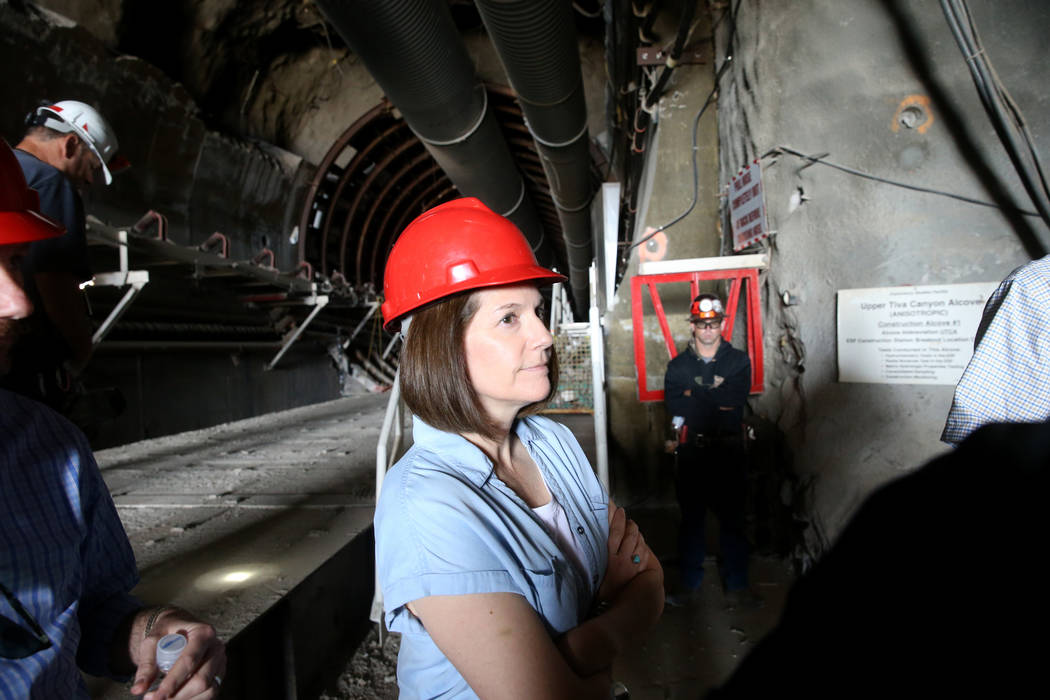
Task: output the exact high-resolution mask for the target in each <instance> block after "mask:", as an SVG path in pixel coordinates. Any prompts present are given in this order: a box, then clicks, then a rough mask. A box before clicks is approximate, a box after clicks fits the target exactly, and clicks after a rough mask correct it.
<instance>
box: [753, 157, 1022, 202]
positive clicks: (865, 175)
mask: <svg viewBox="0 0 1050 700" xmlns="http://www.w3.org/2000/svg"><path fill="white" fill-rule="evenodd" d="M777 153H787V154H788V155H792V156H795V157H797V158H801V159H803V160H808V161H809V162H810V163H819V164H820V165H826V166H827V167H829V168H834V169H835V170H841V171H842V172H844V173H848V174H850V175H856V176H857V177H862V178H864V179H866V180H873V181H875V182H881V183H883V184H886V185H893V186H894V187H903V188H904V189H906V190H914V191H916V192H925V193H926V194H935V195H939V196H941V197H951V198H952V199H958V200H960V201H963V202H968V203H970V204H978V205H980V206H982V207H991V208H993V209H1009V207H1001V206H999V205H998V204H995V203H993V202H985V201H983V200H980V199H974V198H973V197H967V196H965V195H961V194H954V193H952V192H945V191H944V190H936V189H933V188H932V187H923V186H921V185H909V184H908V183H906V182H898V181H896V180H889V179H887V178H884V177H879V176H878V175H872V174H871V173H866V172H864V171H863V170H856V169H854V168H850V167H847V166H845V165H839V164H838V163H833V162H831V161H829V160H824V157H823V156H811V155H809V154H807V153H802V152H801V151H796V150H795V149H793V148H790V147H788V146H776V147H775V148H771V149H770V150H768V151H766V152H765V153H763V154H762V159H766V158H768V157H770V156H772V155H776V154H777ZM1012 210H1013V211H1016V212H1018V213H1019V214H1024V215H1025V216H1039V212H1035V211H1031V210H1029V209H1021V208H1019V207H1014V208H1012Z"/></svg>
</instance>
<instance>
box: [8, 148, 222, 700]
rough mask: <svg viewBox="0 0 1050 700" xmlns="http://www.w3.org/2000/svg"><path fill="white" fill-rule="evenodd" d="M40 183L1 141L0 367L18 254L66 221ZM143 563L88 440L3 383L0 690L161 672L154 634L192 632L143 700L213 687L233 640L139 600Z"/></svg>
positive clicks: (58, 687)
mask: <svg viewBox="0 0 1050 700" xmlns="http://www.w3.org/2000/svg"><path fill="white" fill-rule="evenodd" d="M38 209H39V203H38V199H37V195H36V193H35V192H34V191H33V190H31V189H29V188H27V187H26V183H25V179H24V178H23V176H22V171H21V169H20V168H19V166H18V162H17V161H16V160H15V156H14V154H12V152H11V149H10V148H9V147H8V145H7V143H6V142H3V141H0V375H2V374H3V372H4V371H5V370H6V369H7V367H8V351H9V350H10V348H11V344H12V342H13V340H14V338H15V337H16V335H17V332H18V329H19V323H20V321H22V320H23V319H25V318H26V317H27V316H29V314H30V313H31V312H32V308H33V307H32V303H31V302H30V301H29V299H28V298H27V296H26V294H25V293H24V291H23V289H22V287H21V270H20V262H21V258H22V257H23V256H25V255H26V254H27V253H28V252H29V249H30V248H31V246H32V245H33V244H34V243H36V242H39V241H49V240H55V239H57V238H59V237H60V236H62V235H63V234H64V233H65V231H64V229H63V228H62V226H61V225H60V224H59V223H57V222H55V221H52V220H50V219H48V218H46V217H43V216H41V215H40V214H39V213H38ZM138 580H139V579H138V571H137V569H136V566H135V558H134V554H133V553H132V551H131V545H130V543H129V542H128V538H127V535H126V534H125V533H124V528H123V526H122V525H121V523H120V519H119V518H118V516H117V510H116V508H115V507H114V505H113V501H112V499H111V498H110V495H109V491H108V490H107V488H106V485H105V483H103V481H102V475H101V473H100V472H99V469H98V466H97V465H96V464H95V459H94V456H93V455H92V454H91V450H90V448H89V447H88V444H87V440H86V439H85V438H84V436H83V434H82V433H80V431H78V430H77V429H76V428H75V427H74V426H73V425H72V424H71V423H69V421H67V420H66V419H64V418H63V417H62V416H60V415H58V414H57V413H55V412H54V411H52V410H51V409H49V408H48V407H46V406H44V405H43V404H41V403H38V402H36V401H33V400H31V399H27V398H25V397H23V396H19V395H17V394H14V393H12V392H10V391H6V390H4V389H0V698H3V700H15V699H16V698H17V699H21V698H63V699H65V698H81V699H86V698H87V697H88V693H87V688H86V687H85V684H84V681H83V678H82V677H81V674H80V671H81V669H83V670H84V671H86V672H87V673H90V674H92V675H99V676H109V677H113V678H120V677H130V676H132V675H134V679H135V681H134V684H133V685H132V686H131V689H130V690H131V692H132V693H133V694H137V695H140V694H142V693H145V692H146V691H147V689H148V688H149V687H150V684H151V683H152V682H153V680H154V679H155V677H156V675H157V666H156V661H155V658H156V657H155V654H156V646H157V641H158V640H160V639H161V638H162V637H164V636H165V635H167V634H171V633H176V632H178V633H181V634H182V635H184V636H185V637H186V639H187V641H188V643H187V645H186V647H185V649H184V650H183V652H182V654H181V655H180V656H179V658H178V660H177V661H176V662H175V665H174V666H173V667H172V668H171V670H170V671H169V672H168V675H167V676H166V677H165V678H164V680H163V682H162V683H161V684H160V685H159V686H158V688H157V689H156V691H154V692H151V693H149V694H147V695H146V698H147V700H162V699H163V698H199V699H201V700H207V699H209V698H216V697H218V692H219V685H220V683H221V682H222V680H221V676H222V674H224V673H225V672H226V652H225V647H224V646H223V643H222V642H221V641H220V640H219V639H218V637H217V636H216V634H215V629H214V628H213V627H212V626H211V625H209V624H207V623H205V622H203V621H201V620H198V619H196V618H195V617H193V616H192V615H191V614H189V613H187V612H186V611H184V610H181V609H179V608H176V607H173V606H167V605H165V606H160V607H144V606H143V604H142V603H140V602H139V601H138V600H137V599H135V598H134V597H133V596H131V595H130V593H129V591H131V589H132V588H133V587H134V586H135V585H136V584H137V583H138Z"/></svg>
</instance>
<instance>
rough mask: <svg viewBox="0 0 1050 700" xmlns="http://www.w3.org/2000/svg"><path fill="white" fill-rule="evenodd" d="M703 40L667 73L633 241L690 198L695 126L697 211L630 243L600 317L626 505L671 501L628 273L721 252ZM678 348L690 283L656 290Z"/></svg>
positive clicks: (614, 460) (657, 379)
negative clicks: (693, 58)
mask: <svg viewBox="0 0 1050 700" xmlns="http://www.w3.org/2000/svg"><path fill="white" fill-rule="evenodd" d="M678 14H679V11H678V10H677V9H676V8H669V9H668V11H666V12H664V13H663V14H662V15H661V18H660V20H659V21H658V23H657V25H656V30H657V31H658V33H659V34H660V36H662V37H667V39H668V40H670V39H671V38H672V37H673V36H674V32H675V29H676V27H675V25H674V22H675V20H677V18H678ZM696 17H697V19H698V20H699V21H700V24H699V26H698V27H697V29H696V31H695V32H694V35H693V36H694V37H695V38H697V39H701V38H702V37H704V36H708V35H709V34H710V23H709V21H708V17H707V13H706V12H705V11H704V9H703V8H702V7H698V10H697V14H696ZM698 45H701V46H705V47H706V48H707V49H708V51H707V53H706V55H707V58H706V63H703V64H683V65H681V66H679V67H678V68H677V69H676V70H675V71H674V73H673V74H672V75H671V78H670V81H669V82H668V85H667V88H666V90H665V93H664V97H662V98H661V99H660V100H659V102H658V104H657V106H656V111H655V115H654V116H655V119H654V122H653V125H652V126H650V131H651V134H649V138H648V140H647V145H646V146H645V148H646V149H647V151H648V153H649V155H648V158H647V159H646V166H645V167H646V171H645V173H644V174H643V186H642V188H641V189H640V193H641V196H640V197H639V203H638V213H639V214H638V217H637V221H638V231H637V232H636V236H635V240H639V239H640V238H642V237H643V235H644V234H645V230H646V229H647V228H656V227H659V226H661V225H663V224H666V223H668V222H669V221H671V220H673V219H675V218H676V217H678V216H679V215H680V214H682V213H683V212H684V211H685V210H686V209H687V208H688V206H689V203H690V202H691V201H692V199H693V194H694V185H693V165H692V139H693V136H692V134H693V125H694V123H696V124H697V144H698V151H697V153H696V160H697V170H698V173H699V190H698V194H697V203H696V207H695V208H694V209H693V211H692V212H691V213H690V214H689V215H688V216H686V217H685V218H684V219H682V220H681V221H680V222H678V223H677V224H675V225H674V226H672V227H670V228H668V229H667V230H666V232H665V233H662V234H658V235H659V236H660V238H659V239H655V240H654V245H651V246H647V247H641V248H636V249H635V250H634V252H633V253H632V254H631V256H630V260H629V262H628V265H627V268H626V272H625V274H624V277H623V280H622V281H621V283H620V286H619V288H618V290H617V293H616V298H615V301H614V305H613V308H612V309H611V310H609V311H607V313H605V314H604V320H603V323H604V326H605V333H606V374H607V391H608V392H609V423H610V429H609V436H610V437H609V439H610V444H609V451H610V471H611V482H612V489H613V493H614V494H615V495H616V496H617V498H618V499H619V500H620V501H621V502H622V503H623V504H625V505H630V504H642V503H644V504H646V505H656V504H667V503H670V502H673V495H672V493H671V491H670V488H671V484H672V479H671V471H670V467H671V465H670V457H669V455H667V454H666V453H665V452H664V450H663V443H664V440H665V439H667V438H669V437H670V419H669V417H668V416H667V415H666V411H665V410H664V407H663V403H662V402H649V403H643V402H640V401H639V399H638V382H637V374H636V371H635V365H634V349H633V342H634V333H635V329H634V327H633V324H632V320H631V284H630V281H631V277H633V276H634V275H635V274H637V271H638V263H639V260H640V259H661V258H662V259H667V260H674V259H679V258H697V257H711V256H716V255H718V254H719V250H720V241H719V236H718V231H719V219H718V211H719V204H718V203H719V188H720V185H719V181H718V138H717V137H718V133H717V115H716V111H715V108H714V105H712V106H711V107H709V108H708V110H707V112H706V113H705V114H704V115H703V117H702V118H701V119H700V121H699V122H696V119H695V118H696V115H697V112H698V110H699V109H700V108H701V106H702V105H703V104H704V102H705V100H706V99H707V97H708V95H709V94H710V92H711V88H712V86H713V83H714V72H713V63H712V61H713V56H712V55H711V52H710V46H711V45H710V44H702V43H701V44H698ZM660 294H661V298H662V300H663V303H664V308H665V311H666V312H667V315H668V320H669V322H670V326H671V330H672V333H673V334H674V337H675V344H676V346H677V347H679V348H681V347H683V346H684V345H685V344H686V342H688V338H689V333H690V327H689V323H688V309H689V303H690V301H691V298H690V297H689V288H688V284H683V285H673V286H668V287H664V288H662V289H661V290H660ZM643 298H644V299H645V316H644V318H645V327H644V329H643V330H642V332H643V333H644V336H645V339H646V357H647V360H648V362H647V367H646V372H647V374H648V376H649V381H648V386H649V388H651V389H662V388H663V374H664V369H665V367H666V365H667V362H668V360H669V359H670V358H669V356H668V354H667V350H666V349H665V346H664V342H663V334H662V332H661V330H660V327H659V325H658V322H657V318H656V316H655V314H654V313H653V309H652V305H651V304H650V303H649V301H648V296H647V295H645V296H644V297H643Z"/></svg>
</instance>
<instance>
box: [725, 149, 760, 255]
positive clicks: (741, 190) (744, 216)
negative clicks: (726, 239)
mask: <svg viewBox="0 0 1050 700" xmlns="http://www.w3.org/2000/svg"><path fill="white" fill-rule="evenodd" d="M728 192H729V221H730V225H731V228H732V231H733V250H734V251H739V250H743V249H744V248H746V247H748V246H749V245H751V244H752V243H754V242H756V241H759V240H762V239H763V238H765V237H767V236H768V235H769V230H768V229H767V228H766V205H765V197H764V195H763V194H762V166H761V165H759V162H758V161H757V160H756V161H755V162H753V163H752V164H751V165H749V166H747V167H746V168H744V169H743V170H741V171H740V172H739V173H737V174H736V175H735V176H734V177H733V179H732V180H730V181H729V187H728Z"/></svg>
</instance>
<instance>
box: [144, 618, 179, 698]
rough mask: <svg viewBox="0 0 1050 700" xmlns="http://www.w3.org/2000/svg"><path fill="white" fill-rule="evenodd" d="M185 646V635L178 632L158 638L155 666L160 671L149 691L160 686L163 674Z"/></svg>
mask: <svg viewBox="0 0 1050 700" xmlns="http://www.w3.org/2000/svg"><path fill="white" fill-rule="evenodd" d="M185 648H186V637H184V636H183V635H181V634H179V633H178V632H176V633H174V634H166V635H164V636H163V637H161V638H160V641H159V642H157V668H158V669H159V670H160V673H159V674H158V675H157V678H156V680H154V681H153V685H151V686H150V690H151V691H153V690H156V689H157V687H158V686H160V682H161V681H162V680H164V676H165V675H167V673H168V671H170V670H171V667H172V666H174V665H175V661H176V660H177V659H178V658H179V654H181V653H182V650H183V649H185Z"/></svg>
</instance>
